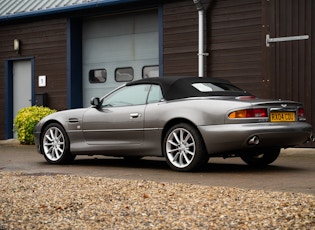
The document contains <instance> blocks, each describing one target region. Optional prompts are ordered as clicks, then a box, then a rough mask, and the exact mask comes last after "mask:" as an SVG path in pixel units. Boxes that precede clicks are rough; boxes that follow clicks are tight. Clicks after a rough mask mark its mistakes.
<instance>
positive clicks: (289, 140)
mask: <svg viewBox="0 0 315 230" xmlns="http://www.w3.org/2000/svg"><path fill="white" fill-rule="evenodd" d="M198 128H199V130H200V132H201V135H202V137H203V140H204V142H205V145H206V148H207V151H208V153H209V154H214V153H221V152H228V151H233V150H236V151H237V150H241V149H248V148H264V147H279V148H286V147H293V146H296V145H299V144H303V143H305V142H307V141H309V140H310V137H311V136H312V126H311V125H310V124H308V123H305V122H290V123H288V122H285V123H283V122H279V123H250V124H224V125H211V126H199V127H198ZM253 137H257V138H258V140H259V141H258V143H255V144H254V143H251V144H250V143H249V140H250V139H252V138H253Z"/></svg>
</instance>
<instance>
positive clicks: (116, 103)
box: [102, 84, 150, 107]
mask: <svg viewBox="0 0 315 230" xmlns="http://www.w3.org/2000/svg"><path fill="white" fill-rule="evenodd" d="M149 90H150V85H146V84H143V85H133V86H126V87H123V88H121V89H119V90H118V91H116V92H114V93H113V94H111V95H109V96H108V97H106V98H104V100H103V103H102V107H120V106H132V105H143V104H145V103H146V100H147V97H148V93H149Z"/></svg>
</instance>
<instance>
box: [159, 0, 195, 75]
mask: <svg viewBox="0 0 315 230" xmlns="http://www.w3.org/2000/svg"><path fill="white" fill-rule="evenodd" d="M197 53H198V12H197V10H196V7H195V5H194V4H193V1H191V0H186V1H175V2H169V3H165V4H164V5H163V60H164V61H163V62H164V65H163V66H164V75H165V76H167V75H187V76H197V73H198V56H197Z"/></svg>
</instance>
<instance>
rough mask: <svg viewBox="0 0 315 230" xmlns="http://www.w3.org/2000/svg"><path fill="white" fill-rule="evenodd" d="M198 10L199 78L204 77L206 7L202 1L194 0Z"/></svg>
mask: <svg viewBox="0 0 315 230" xmlns="http://www.w3.org/2000/svg"><path fill="white" fill-rule="evenodd" d="M193 2H194V4H195V5H196V8H197V10H198V76H199V77H203V76H204V56H207V55H208V54H207V53H204V12H205V10H204V7H203V5H202V4H201V1H200V0H193Z"/></svg>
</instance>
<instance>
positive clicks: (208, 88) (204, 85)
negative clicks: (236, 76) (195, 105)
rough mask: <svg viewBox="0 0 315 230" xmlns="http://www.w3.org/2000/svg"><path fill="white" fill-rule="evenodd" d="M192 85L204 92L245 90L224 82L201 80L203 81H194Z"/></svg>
mask: <svg viewBox="0 0 315 230" xmlns="http://www.w3.org/2000/svg"><path fill="white" fill-rule="evenodd" d="M192 86H193V87H194V88H196V89H197V90H199V91H200V92H203V93H207V92H218V91H237V92H240V91H241V92H243V90H241V89H240V88H237V87H236V86H234V85H229V84H224V83H209V82H201V83H193V84H192Z"/></svg>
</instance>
